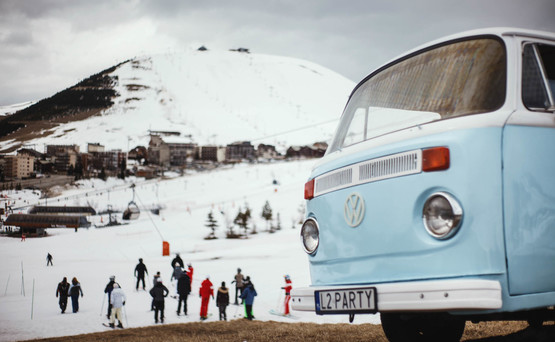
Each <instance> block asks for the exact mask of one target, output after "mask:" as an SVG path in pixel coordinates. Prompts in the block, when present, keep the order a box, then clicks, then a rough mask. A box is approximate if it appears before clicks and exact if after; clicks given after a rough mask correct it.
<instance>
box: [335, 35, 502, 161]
mask: <svg viewBox="0 0 555 342" xmlns="http://www.w3.org/2000/svg"><path fill="white" fill-rule="evenodd" d="M506 70H507V68H506V53H505V47H504V44H503V42H502V41H500V40H498V39H496V38H480V39H472V40H464V41H457V42H454V43H451V44H448V45H442V46H439V47H435V48H433V49H430V50H425V51H424V52H421V53H418V54H416V55H412V56H409V57H408V58H405V59H402V60H401V61H399V62H397V63H395V64H393V65H390V66H388V67H386V68H385V69H382V70H380V71H378V72H377V73H375V74H373V75H371V76H370V77H369V78H368V79H366V80H365V81H364V82H363V83H362V84H360V85H359V86H358V87H357V88H356V90H355V91H354V93H353V94H352V95H351V98H350V99H349V102H348V104H347V107H346V108H345V111H344V112H343V116H342V117H341V121H340V123H339V127H338V129H337V132H336V134H335V137H334V139H333V141H332V143H331V145H330V148H329V149H328V151H327V153H331V152H334V151H337V150H338V149H341V148H343V147H346V146H350V145H353V144H356V143H359V142H361V141H365V140H368V139H371V138H374V137H377V136H380V135H383V134H387V133H390V132H394V131H398V130H401V129H404V128H408V127H412V126H416V125H420V124H424V123H427V122H431V121H436V120H442V119H448V118H452V117H457V116H462V115H470V114H478V113H487V112H491V111H494V110H496V109H498V108H500V107H501V106H502V105H503V103H504V102H505V89H506V88H505V87H506V85H505V83H506Z"/></svg>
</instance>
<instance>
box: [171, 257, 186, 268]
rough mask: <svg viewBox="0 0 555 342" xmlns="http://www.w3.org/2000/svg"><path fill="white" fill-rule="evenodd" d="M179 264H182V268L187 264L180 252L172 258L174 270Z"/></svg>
mask: <svg viewBox="0 0 555 342" xmlns="http://www.w3.org/2000/svg"><path fill="white" fill-rule="evenodd" d="M177 265H179V266H181V268H183V267H184V266H185V264H183V259H181V257H180V256H179V253H176V254H175V258H173V260H172V270H173V269H175V266H177Z"/></svg>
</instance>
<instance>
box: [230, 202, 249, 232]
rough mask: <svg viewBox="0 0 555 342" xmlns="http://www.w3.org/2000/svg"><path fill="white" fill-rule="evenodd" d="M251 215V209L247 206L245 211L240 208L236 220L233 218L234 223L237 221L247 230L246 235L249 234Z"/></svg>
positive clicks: (237, 223)
mask: <svg viewBox="0 0 555 342" xmlns="http://www.w3.org/2000/svg"><path fill="white" fill-rule="evenodd" d="M249 216H250V210H248V208H247V210H245V212H243V211H241V210H239V212H238V213H237V216H235V220H233V223H235V224H236V225H238V226H239V227H240V228H242V229H243V230H244V231H245V237H247V235H248V222H249Z"/></svg>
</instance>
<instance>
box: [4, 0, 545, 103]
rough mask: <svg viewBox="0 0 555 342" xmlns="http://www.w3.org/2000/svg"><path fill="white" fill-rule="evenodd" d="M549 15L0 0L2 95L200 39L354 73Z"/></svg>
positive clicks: (52, 88) (47, 92) (481, 7)
mask: <svg viewBox="0 0 555 342" xmlns="http://www.w3.org/2000/svg"><path fill="white" fill-rule="evenodd" d="M554 18H555V0H458V1H453V0H424V1H422V0H391V1H374V0H342V1H339V0H336V1H333V0H285V1H274V0H240V1H234V0H221V1H215V0H194V1H190V0H167V1H164V0H121V1H120V0H118V1H115V0H114V1H109V0H94V1H91V0H86V1H85V0H40V1H39V0H36V1H35V0H0V105H8V104H14V103H20V102H25V101H28V100H40V99H42V98H45V97H49V96H51V95H53V94H55V93H56V92H58V91H60V90H63V89H65V88H67V87H69V86H71V85H73V84H75V83H77V82H79V81H80V80H81V79H83V78H86V77H88V76H90V75H91V74H94V73H96V72H99V71H101V70H103V69H106V68H108V67H110V66H112V65H114V64H116V63H119V62H121V61H124V60H126V59H128V58H132V57H134V56H141V55H145V54H153V53H159V52H164V51H168V50H170V51H179V50H180V49H181V50H182V49H184V48H190V47H198V46H200V45H205V46H207V47H208V48H209V49H229V48H237V47H246V48H249V49H250V50H251V52H253V53H264V54H272V55H280V56H289V57H295V58H302V59H306V60H309V61H312V62H315V63H318V64H320V65H323V66H325V67H327V68H330V69H332V70H334V71H336V72H338V73H340V74H342V75H344V76H346V77H347V78H349V79H351V80H353V81H355V82H358V81H359V80H360V79H362V78H363V77H364V76H366V75H367V74H368V73H369V72H370V71H372V70H373V69H374V68H376V67H378V66H380V65H381V64H383V63H385V62H387V61H388V60H389V59H391V58H394V57H395V56H397V55H399V54H401V53H402V52H404V51H406V50H409V49H412V48H414V47H416V46H418V45H420V44H423V43H425V42H428V41H430V40H434V39H437V38H440V37H443V36H446V35H449V34H453V33H457V32H461V31H465V30H470V29H475V28H482V27H492V26H513V27H522V28H530V29H539V30H545V31H551V32H555V19H554Z"/></svg>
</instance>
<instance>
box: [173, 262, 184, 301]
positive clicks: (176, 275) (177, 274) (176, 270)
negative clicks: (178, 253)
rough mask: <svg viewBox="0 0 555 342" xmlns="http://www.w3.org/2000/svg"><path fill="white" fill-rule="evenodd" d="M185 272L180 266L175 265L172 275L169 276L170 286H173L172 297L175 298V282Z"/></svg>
mask: <svg viewBox="0 0 555 342" xmlns="http://www.w3.org/2000/svg"><path fill="white" fill-rule="evenodd" d="M182 274H185V272H184V271H183V269H182V268H181V266H175V268H174V270H173V273H172V277H171V278H170V282H171V283H172V287H173V290H172V292H173V295H172V297H173V298H177V294H178V292H177V282H178V281H179V278H181V275H182Z"/></svg>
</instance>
